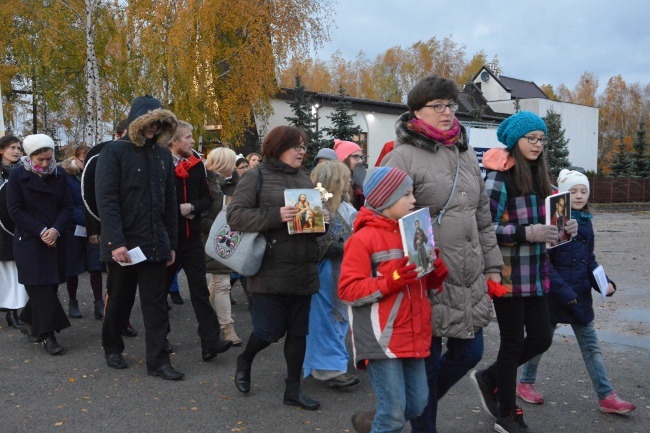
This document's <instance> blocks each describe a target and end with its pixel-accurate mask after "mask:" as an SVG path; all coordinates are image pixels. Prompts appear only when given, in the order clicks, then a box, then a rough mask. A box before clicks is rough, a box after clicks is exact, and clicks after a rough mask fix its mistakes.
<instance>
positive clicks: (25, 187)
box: [7, 134, 72, 355]
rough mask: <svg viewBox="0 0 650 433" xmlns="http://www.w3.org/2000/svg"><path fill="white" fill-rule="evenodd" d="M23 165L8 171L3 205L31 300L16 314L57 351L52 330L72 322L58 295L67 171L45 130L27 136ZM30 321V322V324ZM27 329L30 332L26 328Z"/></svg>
mask: <svg viewBox="0 0 650 433" xmlns="http://www.w3.org/2000/svg"><path fill="white" fill-rule="evenodd" d="M23 148H24V149H25V154H26V155H27V156H24V157H22V158H21V161H22V162H23V169H18V170H13V171H12V172H11V174H10V175H9V183H8V188H7V207H8V209H9V216H11V218H12V219H13V220H14V222H15V223H16V226H15V228H14V255H15V259H16V266H17V267H18V281H19V282H20V283H22V284H24V285H25V289H26V290H27V294H28V295H29V301H28V302H27V305H26V306H25V308H24V309H23V311H22V313H21V315H20V319H21V320H22V321H23V322H25V325H24V326H23V332H24V333H25V334H28V336H30V335H31V337H34V338H38V339H41V341H42V343H43V347H44V348H45V351H46V352H47V353H49V354H51V355H55V354H58V353H61V352H62V351H63V347H61V345H60V344H59V343H58V342H57V341H56V337H55V336H54V332H55V331H56V332H60V331H61V330H62V329H65V328H67V327H69V326H70V322H69V321H68V318H67V317H66V314H65V311H64V310H63V307H62V306H61V302H60V301H59V298H58V296H57V290H58V286H59V284H61V283H62V282H64V281H65V278H66V248H65V245H66V243H65V238H61V237H62V236H65V234H66V227H67V225H68V223H69V221H70V218H71V215H72V196H71V194H70V186H69V185H68V180H67V174H66V172H65V170H64V169H62V168H61V167H58V166H57V164H56V160H55V159H54V142H53V141H52V139H51V138H50V137H48V136H47V135H44V134H35V135H29V136H27V137H25V140H24V141H23ZM29 325H31V326H29ZM30 331H31V332H30Z"/></svg>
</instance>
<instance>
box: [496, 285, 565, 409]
mask: <svg viewBox="0 0 650 433" xmlns="http://www.w3.org/2000/svg"><path fill="white" fill-rule="evenodd" d="M494 310H495V312H496V314H497V322H498V323H499V334H500V336H501V344H500V346H499V353H498V355H497V360H496V362H495V363H494V364H492V365H491V366H490V367H488V369H487V372H486V377H485V379H486V380H487V382H488V383H489V384H490V385H492V384H494V385H496V386H497V387H498V389H499V391H498V398H499V407H500V408H501V409H503V410H512V409H514V408H515V407H517V403H516V398H517V397H516V387H517V367H519V366H520V365H522V364H524V363H525V362H527V361H529V360H531V359H532V358H534V357H535V356H537V355H539V354H540V353H544V352H546V350H547V349H548V348H549V347H550V346H551V343H552V342H553V329H554V328H553V326H552V325H551V320H550V316H549V311H548V299H547V297H546V296H533V297H529V298H521V297H516V298H494Z"/></svg>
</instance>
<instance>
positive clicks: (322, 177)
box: [310, 161, 351, 214]
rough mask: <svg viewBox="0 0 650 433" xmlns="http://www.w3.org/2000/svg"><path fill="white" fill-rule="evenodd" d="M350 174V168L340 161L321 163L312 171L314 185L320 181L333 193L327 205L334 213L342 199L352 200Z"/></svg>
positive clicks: (311, 176)
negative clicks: (349, 193)
mask: <svg viewBox="0 0 650 433" xmlns="http://www.w3.org/2000/svg"><path fill="white" fill-rule="evenodd" d="M350 175H351V173H350V169H349V168H348V167H347V166H346V165H345V164H343V163H342V162H338V161H326V162H323V163H320V164H318V165H316V167H314V169H313V170H312V172H311V175H310V178H311V182H312V183H313V184H314V186H316V184H317V183H319V182H320V184H321V185H322V186H323V188H325V189H326V190H327V192H330V193H332V198H330V199H329V200H328V201H327V207H328V209H329V211H330V212H331V213H332V214H334V212H336V211H337V210H338V209H339V206H340V205H341V202H342V201H350V197H349V195H348V189H349V185H350Z"/></svg>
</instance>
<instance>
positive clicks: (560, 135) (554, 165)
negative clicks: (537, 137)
mask: <svg viewBox="0 0 650 433" xmlns="http://www.w3.org/2000/svg"><path fill="white" fill-rule="evenodd" d="M543 120H544V123H546V130H547V134H546V136H547V137H548V139H549V142H548V145H547V146H546V149H545V151H546V158H547V160H548V166H549V170H550V171H551V178H552V179H555V178H557V175H558V174H560V170H562V169H563V168H568V167H570V166H571V163H570V162H569V158H568V157H569V148H568V147H567V145H568V144H569V140H567V139H565V138H564V129H562V119H561V118H560V115H559V114H558V113H556V112H555V110H553V108H549V109H548V110H547V111H546V116H544V118H543Z"/></svg>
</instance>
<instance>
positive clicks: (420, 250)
mask: <svg viewBox="0 0 650 433" xmlns="http://www.w3.org/2000/svg"><path fill="white" fill-rule="evenodd" d="M398 222H399V231H400V233H401V235H402V247H403V248H404V256H405V257H408V258H409V264H412V263H414V264H415V265H416V266H417V267H416V268H415V270H416V271H418V277H421V276H423V275H426V274H428V273H429V272H431V271H433V261H434V260H435V258H436V252H435V249H434V247H435V245H436V244H435V242H434V240H433V226H432V225H431V216H430V215H429V208H426V207H425V208H422V209H419V210H416V211H415V212H411V213H410V214H408V215H406V216H403V217H402V218H400V219H399V220H398Z"/></svg>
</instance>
